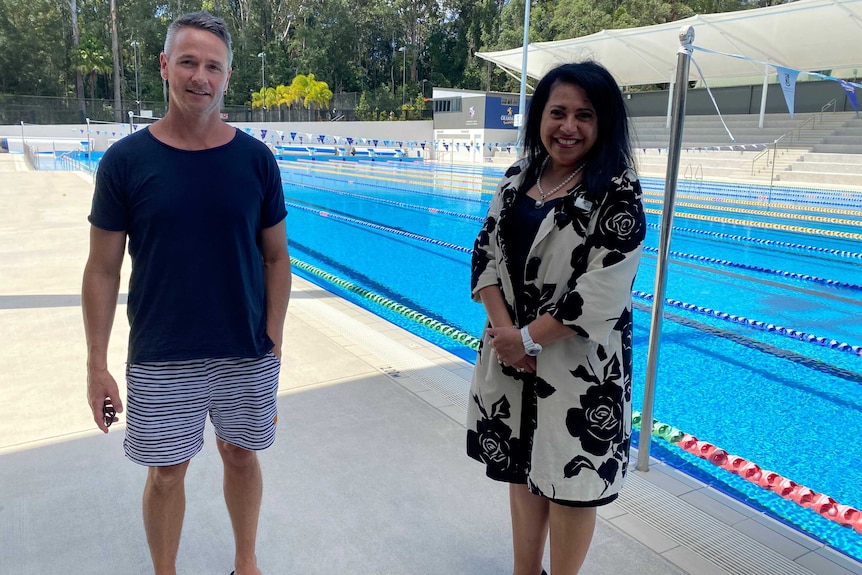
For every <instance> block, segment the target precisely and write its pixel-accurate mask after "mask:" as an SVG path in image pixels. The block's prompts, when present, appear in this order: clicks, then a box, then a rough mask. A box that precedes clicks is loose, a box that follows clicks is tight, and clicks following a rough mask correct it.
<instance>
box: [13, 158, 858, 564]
mask: <svg viewBox="0 0 862 575" xmlns="http://www.w3.org/2000/svg"><path fill="white" fill-rule="evenodd" d="M0 182H2V183H0V342H2V343H0V398H2V401H0V574H7V573H8V574H15V575H25V574H39V575H46V574H47V575H55V574H57V575H60V574H62V575H66V574H73V575H87V574H91V573H92V574H94V575H104V573H123V574H138V573H140V574H144V573H148V572H151V570H150V568H149V558H148V555H147V549H146V544H145V541H144V533H143V528H142V525H141V511H140V494H141V488H142V485H143V481H144V476H145V470H144V469H143V468H140V467H138V466H136V465H134V464H132V463H130V462H128V461H127V460H125V458H124V457H123V454H122V446H121V443H122V435H123V433H122V432H123V425H122V423H120V424H117V425H115V426H114V427H113V428H112V431H111V433H110V434H109V435H107V436H104V435H102V434H101V433H99V432H98V431H97V430H95V428H94V425H93V423H92V421H91V419H90V414H89V412H88V408H87V406H86V401H85V386H84V376H85V373H84V357H85V350H84V338H83V330H82V327H81V310H80V295H79V292H80V281H81V271H82V268H83V265H84V262H85V259H86V254H87V241H88V238H87V233H88V224H87V221H86V215H87V213H88V210H89V203H90V196H91V193H92V180H91V178H90V176H88V175H85V174H82V173H77V172H42V173H39V172H31V171H29V170H28V168H27V165H26V163H25V162H24V159H23V157H22V156H15V155H9V154H5V155H0ZM127 272H128V269H124V283H123V285H125V284H126V280H127ZM122 291H123V292H124V291H125V290H122ZM121 303H122V300H121ZM127 335H128V327H127V324H126V318H125V308H124V306H122V305H121V306H120V309H119V310H118V312H117V318H116V322H115V328H114V333H113V338H112V342H111V351H110V357H109V361H110V366H111V368H112V370H113V372H114V373H115V374H116V375H122V372H123V361H124V357H125V350H126V338H127ZM470 367H471V366H470V365H469V364H468V363H467V362H464V361H463V360H460V359H458V358H456V357H454V356H452V355H450V354H448V353H446V352H444V351H442V350H441V349H439V348H437V347H435V346H433V345H431V344H429V343H427V342H425V341H424V340H421V339H419V338H417V337H415V336H413V335H412V334H410V333H408V332H406V331H404V330H402V329H400V328H398V327H396V326H393V325H392V324H390V323H388V322H386V321H384V320H382V319H380V318H378V317H376V316H374V315H372V314H370V313H368V312H366V311H364V310H362V309H360V308H358V307H356V306H354V305H353V304H350V303H348V302H345V301H344V300H341V299H339V298H337V297H336V296H333V295H332V294H330V293H329V292H327V291H325V290H323V289H321V288H319V287H316V286H315V285H313V284H311V283H309V282H306V281H304V280H301V279H296V281H295V287H294V291H293V295H292V299H291V304H290V310H289V313H288V320H287V327H286V351H285V360H284V369H283V372H282V377H281V389H280V394H279V409H280V425H279V431H278V439H277V441H276V444H275V446H274V447H273V448H271V449H270V450H268V451H266V452H264V453H263V454H262V456H261V460H262V465H263V468H264V473H265V482H266V487H265V495H264V508H263V512H262V517H261V526H260V548H259V560H260V564H261V566H262V568H263V569H264V571H265V572H266V573H269V574H275V575H282V574H283V575H291V574H302V575H341V574H351V575H378V574H380V575H383V574H393V575H395V574H398V575H507V574H508V573H511V565H510V545H509V532H508V516H507V511H506V510H507V506H506V490H505V488H504V487H503V486H500V485H498V484H494V483H492V482H489V481H487V480H486V479H485V477H484V474H483V471H482V469H481V466H479V465H478V464H475V463H474V462H472V461H471V460H468V459H467V458H466V457H465V456H464V455H463V445H464V426H463V420H464V413H465V406H466V395H467V389H468V379H469V374H470ZM119 379H121V378H119ZM220 483H221V478H220V463H219V461H218V456H217V454H216V450H215V447H214V442H213V437H212V434H211V431H209V432H208V437H207V445H206V446H205V448H204V451H203V452H202V453H201V454H200V455H198V456H197V457H196V458H195V460H194V462H193V464H192V466H191V468H190V470H189V473H188V478H187V486H188V490H187V491H188V494H187V495H188V505H187V512H186V523H185V530H184V533H183V540H182V544H181V548H180V556H179V571H180V573H183V574H186V575H210V574H214V575H226V574H227V573H229V572H230V569H231V560H232V559H231V556H232V546H231V531H230V526H229V523H228V518H227V513H226V511H225V510H224V504H223V502H222V500H221V492H220ZM600 515H601V518H600V521H599V525H598V527H597V531H596V536H595V539H594V543H593V546H592V548H591V550H590V553H589V556H588V558H587V563H586V566H585V567H584V569H583V573H584V574H585V575H611V574H615V575H620V574H622V575H627V574H639V575H683V574H691V575H712V574H723V573H731V574H735V573H738V574H741V575H765V574H772V573H775V574H778V573H781V574H800V575H804V574H811V573H816V574H823V575H832V574H835V575H848V574H853V573H855V574H862V566H860V565H859V564H858V563H853V562H850V561H848V560H847V559H846V558H844V557H843V556H841V555H839V554H837V553H835V552H833V551H831V550H830V549H828V548H824V547H823V546H822V545H821V544H819V543H818V542H817V541H814V540H812V539H809V538H807V537H805V536H803V535H801V534H799V533H797V532H795V531H792V530H790V529H787V528H785V527H783V526H781V525H780V524H778V523H776V522H774V521H771V520H769V519H768V518H765V517H763V516H762V515H760V514H759V513H756V512H755V511H753V510H751V509H750V508H747V507H745V506H743V505H741V504H738V503H736V502H734V501H732V500H730V499H728V498H726V497H724V496H722V495H721V494H719V493H717V492H716V491H714V490H712V489H711V488H709V487H707V486H704V485H703V484H701V483H699V482H697V481H694V480H692V479H691V478H688V477H687V476H684V475H680V474H679V473H677V472H675V471H674V470H672V469H669V468H667V467H665V466H664V465H662V464H659V463H658V462H655V464H654V465H653V466H652V468H651V471H649V472H648V473H639V472H634V473H632V474H631V476H630V478H629V480H628V483H627V486H626V489H625V490H624V492H623V496H622V497H620V499H619V500H618V502H616V503H614V504H612V505H609V506H607V507H605V508H603V509H602V511H601V514H600Z"/></svg>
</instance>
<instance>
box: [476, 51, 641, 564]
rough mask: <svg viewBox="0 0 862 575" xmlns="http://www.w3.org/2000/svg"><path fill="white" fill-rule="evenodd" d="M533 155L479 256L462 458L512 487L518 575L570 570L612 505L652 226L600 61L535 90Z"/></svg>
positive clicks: (513, 170)
mask: <svg viewBox="0 0 862 575" xmlns="http://www.w3.org/2000/svg"><path fill="white" fill-rule="evenodd" d="M524 150H525V152H526V157H525V158H522V159H521V160H519V161H517V162H516V163H515V164H514V165H512V166H511V167H510V168H509V169H508V171H507V172H506V175H505V176H504V177H503V180H502V181H501V183H500V186H499V188H498V192H497V194H496V195H495V196H494V199H493V200H492V202H491V206H490V208H489V210H488V217H487V219H486V220H485V225H484V227H483V228H482V231H481V232H480V234H479V236H478V238H477V239H476V244H475V247H474V251H473V269H472V278H471V279H472V282H471V283H472V293H473V298H474V299H475V300H477V301H481V302H482V304H483V305H484V306H485V310H486V312H487V314H488V323H489V326H488V328H487V329H486V330H485V333H484V336H483V339H482V344H481V346H480V348H479V355H478V359H477V362H476V368H475V371H474V374H473V383H472V386H471V393H470V395H471V401H470V405H469V411H468V421H467V427H468V433H467V453H468V455H469V456H470V457H473V458H474V459H477V460H479V461H481V462H483V463H484V464H485V466H486V473H487V475H488V476H489V477H491V478H492V479H495V480H497V481H503V482H507V483H509V501H510V508H511V516H512V536H513V537H512V538H513V545H514V575H539V574H540V573H542V574H544V573H545V572H544V571H543V568H542V557H543V554H544V548H545V540H546V538H547V536H548V533H549V532H550V546H551V554H550V555H551V575H571V574H574V573H577V572H578V570H579V569H580V567H581V565H582V564H583V562H584V559H585V557H586V553H587V549H588V548H589V545H590V541H591V539H592V536H593V531H594V528H595V523H596V508H597V507H598V506H600V505H605V504H607V503H610V502H611V501H613V500H614V499H616V497H617V495H618V493H619V490H620V488H621V486H622V482H623V478H624V477H625V475H626V471H627V466H628V451H629V441H630V437H631V395H632V349H631V345H632V311H631V307H632V303H631V288H632V282H633V281H634V277H635V273H636V271H637V267H638V263H639V261H640V254H641V245H642V243H643V240H644V235H645V229H646V224H645V221H644V213H643V206H642V204H641V189H640V184H639V183H638V180H637V176H636V175H635V173H634V171H633V170H632V168H631V166H632V164H633V160H632V153H631V146H630V143H629V135H628V120H627V116H626V109H625V104H624V103H623V100H622V97H621V95H620V92H619V89H618V88H617V85H616V82H615V81H614V79H613V77H612V76H611V75H610V74H609V73H608V71H607V70H605V69H604V68H603V67H602V66H600V65H598V64H596V63H593V62H584V63H579V64H564V65H562V66H559V67H557V68H555V69H553V70H551V71H550V72H549V73H548V74H547V75H546V76H545V77H544V78H543V79H542V80H541V81H540V82H539V84H538V85H537V86H536V90H535V93H534V94H533V98H532V101H531V103H530V106H529V110H528V114H527V124H526V126H525V130H524Z"/></svg>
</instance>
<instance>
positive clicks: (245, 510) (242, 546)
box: [216, 439, 263, 575]
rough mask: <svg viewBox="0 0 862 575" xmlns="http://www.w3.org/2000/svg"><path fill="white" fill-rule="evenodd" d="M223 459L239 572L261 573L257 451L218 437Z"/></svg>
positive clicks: (238, 574) (260, 484)
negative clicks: (257, 551)
mask: <svg viewBox="0 0 862 575" xmlns="http://www.w3.org/2000/svg"><path fill="white" fill-rule="evenodd" d="M216 443H217V444H218V449H219V453H220V454H221V458H222V461H223V462H224V499H225V503H227V510H228V513H229V514H230V521H231V524H232V525H233V536H234V542H235V544H236V557H235V558H234V568H235V569H236V575H260V573H261V571H260V569H258V568H257V557H256V556H255V543H256V541H257V522H258V518H259V516H260V502H261V499H262V498H263V478H262V476H261V472H260V463H259V462H258V460H257V453H255V452H254V451H249V450H247V449H242V448H241V447H237V446H235V445H231V444H230V443H227V442H225V441H222V440H221V439H216Z"/></svg>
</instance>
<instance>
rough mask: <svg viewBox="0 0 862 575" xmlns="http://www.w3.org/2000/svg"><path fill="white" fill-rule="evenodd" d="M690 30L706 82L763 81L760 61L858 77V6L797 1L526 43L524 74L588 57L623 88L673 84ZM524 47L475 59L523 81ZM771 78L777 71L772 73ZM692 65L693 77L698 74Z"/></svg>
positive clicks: (851, 0) (861, 10)
mask: <svg viewBox="0 0 862 575" xmlns="http://www.w3.org/2000/svg"><path fill="white" fill-rule="evenodd" d="M683 26H692V27H693V28H694V34H695V36H694V46H695V47H699V48H704V49H709V50H713V51H716V52H722V53H724V54H734V55H740V56H744V57H745V58H746V59H741V58H731V57H728V56H725V55H721V54H711V53H708V52H702V51H699V50H696V51H695V52H694V55H693V56H694V62H696V63H697V65H698V66H699V67H700V69H701V70H702V71H703V74H704V76H705V78H706V80H707V81H709V80H711V79H715V78H744V77H754V76H757V77H760V78H762V77H763V74H764V65H763V63H762V62H768V63H770V64H776V65H780V66H784V67H786V68H791V69H794V70H800V71H803V72H821V71H824V70H826V71H828V70H835V69H847V68H850V69H853V68H858V69H859V70H860V71H862V0H799V1H798V2H792V3H790V4H782V5H779V6H771V7H768V8H758V9H753V10H741V11H738V12H725V13H721V14H704V15H698V16H692V17H691V18H685V19H683V20H677V21H675V22H669V23H666V24H658V25H655V26H644V27H641V28H628V29H623V30H603V31H601V32H597V33H595V34H591V35H589V36H582V37H580V38H572V39H570V40H557V41H554V42H537V43H531V44H530V45H529V47H528V57H527V71H526V72H527V75H528V76H530V77H533V78H541V77H542V76H543V75H544V74H545V72H547V71H548V70H549V69H551V68H553V67H554V66H556V65H557V64H561V63H564V62H577V61H582V60H585V59H592V60H595V61H597V62H599V63H601V64H602V65H603V66H605V67H606V68H607V69H608V70H609V71H610V72H611V74H613V76H614V77H615V78H616V80H617V83H618V84H619V85H621V86H634V85H639V84H657V83H662V82H670V81H671V80H672V79H673V76H674V72H675V70H676V60H677V58H676V54H677V51H678V50H679V46H680V43H679V33H680V29H681V28H682V27H683ZM522 54H523V49H522V48H515V49H512V50H504V51H500V52H479V53H477V55H478V56H479V57H481V58H484V59H485V60H488V61H491V62H493V63H495V64H497V65H498V66H500V67H502V68H504V69H507V70H509V71H511V72H513V73H515V74H517V75H519V76H520V73H521V58H522ZM769 72H770V73H773V72H774V70H772V69H770V70H769ZM696 74H697V71H696V69H695V68H694V67H692V70H691V75H692V79H695V78H696V77H697V76H696Z"/></svg>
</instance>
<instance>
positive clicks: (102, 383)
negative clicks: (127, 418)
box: [87, 369, 123, 433]
mask: <svg viewBox="0 0 862 575" xmlns="http://www.w3.org/2000/svg"><path fill="white" fill-rule="evenodd" d="M105 400H107V401H108V402H110V403H111V405H112V406H113V407H114V410H115V411H116V412H117V413H122V412H123V400H122V399H120V390H119V389H118V388H117V382H116V380H114V376H112V375H111V374H110V372H109V371H108V370H107V369H98V370H89V369H88V370H87V402H88V403H89V404H90V410H91V411H92V412H93V421H95V422H96V426H97V427H98V428H99V429H101V430H102V433H108V426H107V425H105V414H104V412H103V411H102V407H103V406H104V405H105ZM114 421H119V419H117V418H116V417H114Z"/></svg>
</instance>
